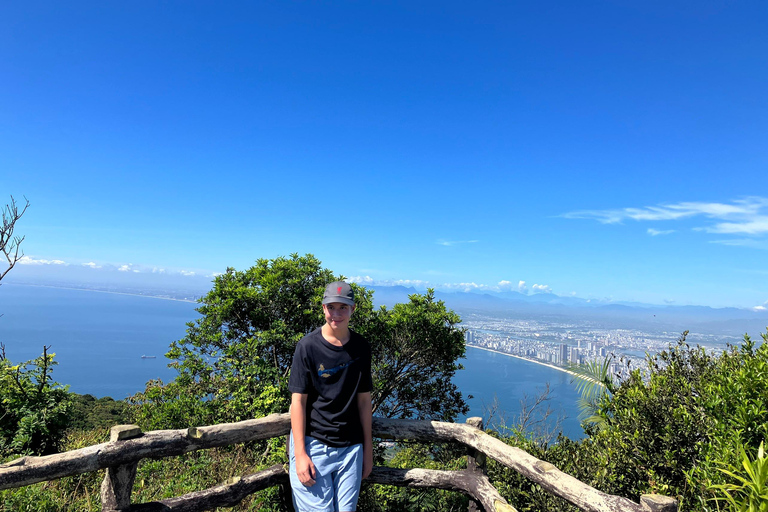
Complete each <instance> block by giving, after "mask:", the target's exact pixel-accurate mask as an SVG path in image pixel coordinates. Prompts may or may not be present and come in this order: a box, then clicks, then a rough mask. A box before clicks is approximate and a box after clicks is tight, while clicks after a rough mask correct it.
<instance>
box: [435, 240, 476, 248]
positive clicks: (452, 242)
mask: <svg viewBox="0 0 768 512" xmlns="http://www.w3.org/2000/svg"><path fill="white" fill-rule="evenodd" d="M477 242H479V240H438V241H437V243H438V245H444V246H446V247H451V246H452V245H459V244H476V243H477Z"/></svg>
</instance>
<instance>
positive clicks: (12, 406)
mask: <svg viewBox="0 0 768 512" xmlns="http://www.w3.org/2000/svg"><path fill="white" fill-rule="evenodd" d="M49 348H50V347H43V355H42V356H40V357H38V358H36V359H33V360H31V361H25V362H23V363H21V364H17V365H14V364H12V363H11V361H9V360H8V358H7V357H6V355H5V346H4V345H2V344H0V456H7V455H9V454H11V453H16V454H28V453H34V454H37V455H44V454H48V453H53V452H55V451H56V450H57V449H58V447H59V443H60V441H61V438H62V436H63V434H64V430H65V429H66V427H67V422H68V414H69V411H70V407H71V398H70V396H69V393H68V391H67V387H66V386H65V387H62V386H60V385H59V384H58V383H56V382H54V381H53V378H52V377H51V373H52V370H53V367H54V366H55V365H56V364H58V363H57V362H56V361H54V360H53V358H54V355H55V354H49V353H48V349H49Z"/></svg>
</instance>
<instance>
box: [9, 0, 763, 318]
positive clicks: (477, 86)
mask: <svg viewBox="0 0 768 512" xmlns="http://www.w3.org/2000/svg"><path fill="white" fill-rule="evenodd" d="M766 21H768V4H765V3H761V2H750V1H748V2H739V3H729V4H702V3H701V2H679V3H677V2H676V3H673V4H657V3H637V4H631V5H630V4H610V3H609V4H606V3H599V2H587V3H580V4H578V5H576V4H573V3H570V2H563V1H557V2H555V3H554V4H551V3H550V4H536V3H530V2H506V3H492V2H480V3H476V4H472V6H468V5H467V4H465V3H459V2H452V1H448V2H420V3H418V4H413V3H410V2H394V3H388V4H386V5H384V4H381V5H379V4H375V5H369V4H361V3H355V2H339V3H334V4H332V5H326V4H286V3H278V4H263V3H258V4H253V3H250V2H234V3H230V4H228V5H227V6H226V8H224V7H221V6H214V5H211V4H208V3H205V2H195V1H192V2H184V3H181V2H166V3H163V4H161V5H160V4H158V5H151V4H147V5H141V4H136V5H132V4H120V5H118V4H115V5H109V4H108V5H105V4H101V3H96V2H80V3H76V4H68V5H67V8H66V9H64V8H61V7H60V6H58V4H55V3H45V2H43V3H35V4H25V3H16V4H11V5H9V6H7V7H6V9H5V10H4V26H5V27H6V30H3V31H0V61H1V62H3V66H0V111H2V113H3V115H2V121H0V134H2V136H0V169H1V171H0V194H1V195H0V204H5V203H7V202H8V201H9V200H10V197H11V195H12V196H13V197H15V198H16V199H17V200H19V201H22V200H23V198H24V197H26V198H28V199H29V201H30V203H31V206H30V208H29V210H28V211H27V213H26V214H25V215H24V217H23V218H22V219H21V221H20V222H19V224H18V227H17V233H18V234H21V235H25V236H26V239H25V241H24V244H23V246H22V247H23V249H24V251H25V255H26V256H25V259H24V260H23V261H21V262H20V264H19V265H18V267H17V268H16V269H14V271H13V272H11V274H9V276H8V277H7V279H9V280H12V279H16V280H23V279H25V278H26V277H32V276H36V277H35V278H36V279H37V278H39V279H52V280H55V279H69V280H83V281H86V282H87V281H88V280H92V281H99V282H102V281H103V282H106V281H110V280H111V281H114V282H119V283H131V282H133V283H139V284H140V285H141V286H152V285H153V284H152V283H157V285H158V286H176V285H178V286H185V285H187V284H189V283H193V284H194V286H195V287H204V286H205V285H206V283H209V282H210V280H211V279H212V278H213V276H215V275H216V274H218V273H221V272H224V271H225V270H226V268H227V267H234V268H236V269H245V268H248V267H249V266H251V265H252V264H253V263H254V261H255V260H256V259H258V258H275V257H278V256H287V255H289V254H291V253H294V252H295V253H299V254H305V253H312V254H314V255H315V256H317V257H318V258H319V259H320V260H321V261H322V262H323V265H324V266H325V267H327V268H330V269H332V270H333V271H334V272H336V273H339V274H343V275H345V276H347V277H348V278H349V279H350V280H352V281H355V282H358V283H361V284H368V285H403V286H413V287H415V288H417V289H419V290H423V289H425V288H426V287H434V288H437V289H441V290H446V291H450V290H461V291H478V292H484V291H490V292H508V291H516V292H520V293H525V294H529V295H532V294H538V293H554V294H557V295H560V296H573V297H581V298H585V299H592V300H599V301H636V302H643V303H649V304H675V305H705V306H713V307H727V306H734V307H740V308H753V309H758V310H761V309H765V308H768V193H766V192H765V191H766V190H768V187H766V185H768V178H766V176H768V144H766V137H765V136H766V133H768V102H766V100H765V98H766V96H765V91H766V90H768V68H766V67H765V66H764V56H765V55H766V54H768V32H767V31H766V30H765V24H766ZM75 27H76V28H75ZM0 293H2V290H1V289H0Z"/></svg>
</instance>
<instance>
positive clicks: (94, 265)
mask: <svg viewBox="0 0 768 512" xmlns="http://www.w3.org/2000/svg"><path fill="white" fill-rule="evenodd" d="M83 266H84V267H89V268H101V265H97V264H95V263H94V262H92V261H89V262H88V263H83Z"/></svg>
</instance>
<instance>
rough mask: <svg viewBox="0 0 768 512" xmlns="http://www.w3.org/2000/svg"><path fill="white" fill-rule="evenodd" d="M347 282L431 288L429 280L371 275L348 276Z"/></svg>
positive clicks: (366, 284)
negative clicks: (374, 276) (384, 277)
mask: <svg viewBox="0 0 768 512" xmlns="http://www.w3.org/2000/svg"><path fill="white" fill-rule="evenodd" d="M347 282H349V283H356V284H359V285H361V286H405V287H414V288H429V287H430V286H431V285H430V282H429V281H422V280H420V279H374V278H372V277H371V276H352V277H348V278H347Z"/></svg>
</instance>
